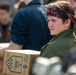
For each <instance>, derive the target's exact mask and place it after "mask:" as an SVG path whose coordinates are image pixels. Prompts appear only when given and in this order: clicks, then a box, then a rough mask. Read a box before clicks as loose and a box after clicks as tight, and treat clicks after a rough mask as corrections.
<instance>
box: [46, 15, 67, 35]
mask: <svg viewBox="0 0 76 75" xmlns="http://www.w3.org/2000/svg"><path fill="white" fill-rule="evenodd" d="M47 19H48V27H49V29H50V34H51V35H58V34H60V33H61V32H63V31H64V30H66V24H65V23H63V22H62V19H61V18H57V17H54V16H48V17H47Z"/></svg>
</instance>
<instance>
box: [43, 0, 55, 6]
mask: <svg viewBox="0 0 76 75" xmlns="http://www.w3.org/2000/svg"><path fill="white" fill-rule="evenodd" d="M54 1H56V0H43V2H44V5H45V4H49V3H51V2H54Z"/></svg>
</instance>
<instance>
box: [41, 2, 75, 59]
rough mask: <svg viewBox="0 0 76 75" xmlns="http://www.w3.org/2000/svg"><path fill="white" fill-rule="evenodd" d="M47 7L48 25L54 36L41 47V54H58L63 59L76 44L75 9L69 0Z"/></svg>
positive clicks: (46, 55) (50, 55)
mask: <svg viewBox="0 0 76 75" xmlns="http://www.w3.org/2000/svg"><path fill="white" fill-rule="evenodd" d="M46 8H47V18H48V27H49V30H50V34H51V35H53V36H54V37H53V39H51V40H50V41H49V42H48V43H47V44H46V45H44V46H43V47H42V48H41V56H42V57H47V58H51V57H54V56H58V57H60V58H61V59H62V60H63V58H64V57H65V56H66V55H67V54H68V52H69V50H70V48H72V47H73V46H75V45H76V41H75V36H74V34H73V32H74V25H75V24H76V18H75V11H74V9H73V7H72V6H71V4H70V3H69V2H67V1H58V2H54V3H50V4H48V5H46Z"/></svg>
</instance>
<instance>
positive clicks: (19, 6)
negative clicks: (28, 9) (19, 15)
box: [18, 1, 26, 10]
mask: <svg viewBox="0 0 76 75" xmlns="http://www.w3.org/2000/svg"><path fill="white" fill-rule="evenodd" d="M25 6H26V4H25V2H24V1H21V2H20V3H19V5H18V10H21V9H23V8H25Z"/></svg>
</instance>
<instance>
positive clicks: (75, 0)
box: [57, 0, 76, 11]
mask: <svg viewBox="0 0 76 75" xmlns="http://www.w3.org/2000/svg"><path fill="white" fill-rule="evenodd" d="M57 1H68V2H69V3H70V4H71V5H72V6H73V8H74V10H75V11H76V0H57Z"/></svg>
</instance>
